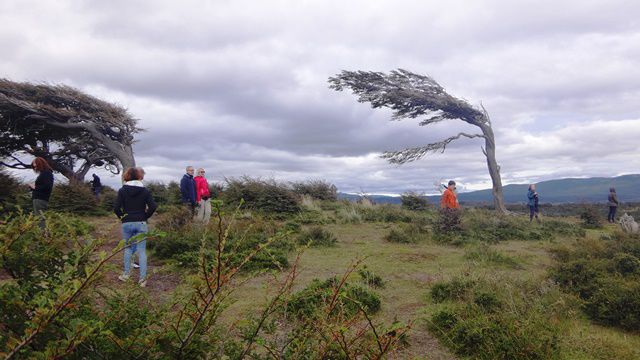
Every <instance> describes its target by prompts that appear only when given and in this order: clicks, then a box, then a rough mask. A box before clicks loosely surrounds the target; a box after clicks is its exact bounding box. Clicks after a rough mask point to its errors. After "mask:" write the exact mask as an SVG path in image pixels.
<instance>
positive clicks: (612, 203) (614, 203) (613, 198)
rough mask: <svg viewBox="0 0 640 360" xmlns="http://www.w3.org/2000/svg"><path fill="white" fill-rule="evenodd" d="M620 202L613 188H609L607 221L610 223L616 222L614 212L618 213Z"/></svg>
mask: <svg viewBox="0 0 640 360" xmlns="http://www.w3.org/2000/svg"><path fill="white" fill-rule="evenodd" d="M619 204H620V202H619V201H618V195H616V189H615V188H609V216H608V217H607V220H608V221H609V222H610V223H614V222H616V211H618V205H619Z"/></svg>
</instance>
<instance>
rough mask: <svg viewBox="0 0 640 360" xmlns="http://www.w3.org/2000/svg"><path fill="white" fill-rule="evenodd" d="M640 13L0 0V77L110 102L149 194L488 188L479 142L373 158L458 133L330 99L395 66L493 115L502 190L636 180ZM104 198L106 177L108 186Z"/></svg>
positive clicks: (632, 8)
mask: <svg viewBox="0 0 640 360" xmlns="http://www.w3.org/2000/svg"><path fill="white" fill-rule="evenodd" d="M639 14H640V1H632V0H627V1H623V0H619V1H617V0H602V1H595V0H576V1H563V0H555V1H544V0H535V1H517V0H512V1H507V0H503V1H502V0H500V1H499V0H494V1H491V0H486V1H455V0H447V1H425V0H420V1H418V0H416V1H398V0H394V1H375V0H364V1H344V0H342V1H328V0H318V1H301V0H297V1H294V0H290V1H267V0H256V1H239V0H234V1H184V0H183V1H158V0H154V1H131V0H127V1H124V0H122V1H99V2H98V1H61V0H57V1H25V0H3V1H0V49H1V51H0V77H6V78H8V79H11V80H14V81H32V82H43V81H44V82H50V83H65V84H68V85H72V86H75V87H77V88H79V89H81V90H84V91H86V92H88V93H90V94H92V95H95V96H97V97H100V98H102V99H105V100H108V101H113V102H117V103H119V104H121V105H123V106H125V107H127V108H128V109H129V111H130V112H131V113H132V114H133V115H134V116H135V117H137V118H138V119H139V123H140V126H141V127H143V128H145V129H146V132H144V133H142V134H140V136H139V137H138V142H137V143H136V144H135V147H134V151H135V155H136V161H137V163H138V164H139V165H140V166H143V167H144V168H145V169H146V171H147V179H155V180H161V181H169V180H174V179H175V180H177V179H179V177H180V176H181V175H182V173H183V172H184V166H185V165H187V164H191V165H194V166H196V167H200V166H202V167H204V168H206V169H207V173H208V177H209V178H210V179H213V180H214V181H222V180H223V179H224V178H225V177H236V176H240V175H243V174H248V175H251V176H262V177H274V178H277V179H281V180H303V179H325V180H327V181H330V182H333V183H335V184H336V185H337V186H338V188H339V189H340V190H341V191H345V192H360V191H366V192H371V193H401V192H404V191H406V190H416V191H425V192H433V188H434V185H433V183H434V182H435V181H438V180H444V179H447V180H448V179H456V180H458V181H459V182H461V183H462V184H464V188H465V189H467V190H469V189H480V188H485V187H488V186H490V178H489V175H488V173H487V169H486V163H485V159H484V157H483V155H482V152H481V150H480V145H481V140H479V139H463V140H460V141H459V142H457V143H454V144H453V145H452V146H451V147H449V148H448V149H447V151H446V152H445V153H444V154H435V155H429V156H427V157H425V158H423V159H422V160H420V161H418V162H415V163H411V164H408V165H402V166H396V165H390V164H388V163H386V162H385V161H383V160H381V159H379V157H378V155H379V154H380V153H381V152H382V151H384V150H394V149H401V148H404V147H411V146H417V145H421V144H425V143H428V142H431V141H435V140H440V139H442V138H444V137H447V136H451V135H455V134H456V133H457V131H458V130H459V129H461V128H463V127H462V125H461V122H460V121H451V122H448V123H447V122H445V123H441V124H438V125H436V126H429V127H419V126H418V125H417V123H418V122H419V120H404V121H401V122H397V121H393V122H392V121H389V119H390V117H389V112H388V111H385V110H380V109H376V110H373V109H371V108H370V106H369V105H368V104H360V103H357V102H356V98H355V96H353V95H352V94H351V93H349V92H335V91H333V90H330V89H329V88H328V86H327V78H328V77H329V76H332V75H335V74H337V73H338V72H340V71H341V70H343V69H345V70H374V71H385V72H386V71H389V70H392V69H395V68H404V69H407V70H410V71H413V72H417V73H422V74H428V75H430V76H432V77H433V78H434V79H436V80H437V81H438V82H440V84H441V85H442V86H444V87H445V88H446V89H447V91H449V92H450V93H452V94H454V95H456V96H458V97H461V98H464V99H466V100H468V101H469V102H471V103H472V104H475V105H478V104H480V102H482V104H483V105H484V106H485V107H486V109H487V110H488V111H489V113H490V115H491V117H492V120H493V126H494V131H495V134H496V142H497V159H498V162H499V163H500V165H501V167H502V177H503V182H505V183H525V182H537V181H542V180H547V179H552V178H561V177H586V176H616V175H620V174H628V173H638V172H640V171H639V170H638V168H639V167H640V157H639V156H638V154H639V152H640V21H639V20H638V19H639V18H640V16H639ZM103 177H104V178H105V179H103V180H104V181H105V182H107V183H109V184H112V185H115V184H117V182H118V181H117V178H116V177H113V178H110V179H109V178H108V176H106V175H105V176H103Z"/></svg>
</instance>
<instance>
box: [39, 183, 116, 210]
mask: <svg viewBox="0 0 640 360" xmlns="http://www.w3.org/2000/svg"><path fill="white" fill-rule="evenodd" d="M49 209H50V210H53V211H59V212H66V213H70V214H76V215H104V214H105V210H103V209H101V208H100V206H99V204H98V202H97V201H96V198H95V196H94V195H93V193H92V192H91V188H89V186H88V185H86V184H74V185H70V184H56V185H54V186H53V192H52V193H51V198H50V199H49Z"/></svg>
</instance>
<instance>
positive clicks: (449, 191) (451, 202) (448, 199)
mask: <svg viewBox="0 0 640 360" xmlns="http://www.w3.org/2000/svg"><path fill="white" fill-rule="evenodd" d="M455 189H456V182H455V181H453V180H450V181H449V184H448V186H447V188H446V189H445V191H444V193H442V198H441V199H440V207H441V208H442V209H458V208H460V204H458V197H457V196H456V193H455Z"/></svg>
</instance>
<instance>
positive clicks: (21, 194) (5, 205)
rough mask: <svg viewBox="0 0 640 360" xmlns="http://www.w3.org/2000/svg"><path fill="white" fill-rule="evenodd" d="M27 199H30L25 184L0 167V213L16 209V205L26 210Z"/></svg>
mask: <svg viewBox="0 0 640 360" xmlns="http://www.w3.org/2000/svg"><path fill="white" fill-rule="evenodd" d="M27 200H31V198H30V194H29V192H28V187H27V185H25V184H22V183H21V182H20V181H18V179H16V178H15V177H13V176H11V175H10V174H9V173H7V172H6V171H4V169H0V215H4V214H8V213H13V212H15V211H17V209H18V205H23V210H26V207H28V204H29V202H28V201H27ZM25 205H26V206H25Z"/></svg>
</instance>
